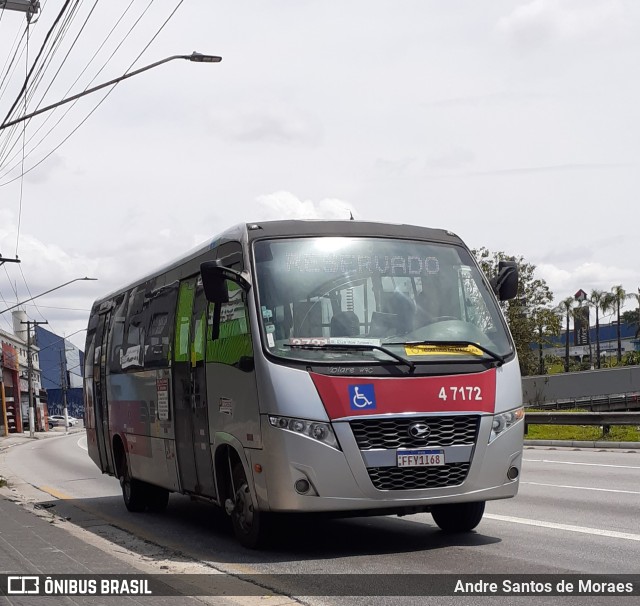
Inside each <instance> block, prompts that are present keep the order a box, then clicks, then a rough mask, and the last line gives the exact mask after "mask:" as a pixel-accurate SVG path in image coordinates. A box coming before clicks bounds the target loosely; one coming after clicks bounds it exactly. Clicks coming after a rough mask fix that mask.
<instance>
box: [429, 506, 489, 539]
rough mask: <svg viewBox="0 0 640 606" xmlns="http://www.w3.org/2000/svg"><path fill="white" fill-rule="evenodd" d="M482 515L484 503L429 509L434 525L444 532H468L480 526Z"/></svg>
mask: <svg viewBox="0 0 640 606" xmlns="http://www.w3.org/2000/svg"><path fill="white" fill-rule="evenodd" d="M483 514H484V501H478V502H476V503H452V504H450V505H435V506H434V507H432V508H431V515H432V516H433V519H434V521H435V523H436V524H437V525H438V526H439V527H440V528H441V529H442V530H444V531H445V532H469V531H470V530H473V529H474V528H475V527H476V526H477V525H478V524H480V520H482V516H483Z"/></svg>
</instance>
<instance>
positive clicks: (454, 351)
mask: <svg viewBox="0 0 640 606" xmlns="http://www.w3.org/2000/svg"><path fill="white" fill-rule="evenodd" d="M404 351H405V353H406V354H407V355H408V356H430V355H437V356H441V355H446V356H449V355H451V356H455V355H461V354H471V355H473V356H482V355H483V351H482V350H481V349H479V348H478V347H475V346H474V345H405V347H404Z"/></svg>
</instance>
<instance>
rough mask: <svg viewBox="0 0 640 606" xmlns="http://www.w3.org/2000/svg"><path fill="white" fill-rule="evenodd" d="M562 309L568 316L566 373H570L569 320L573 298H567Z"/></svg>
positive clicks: (565, 357)
mask: <svg viewBox="0 0 640 606" xmlns="http://www.w3.org/2000/svg"><path fill="white" fill-rule="evenodd" d="M559 307H560V309H561V310H562V312H563V313H566V316H567V330H566V332H565V334H564V371H565V372H569V318H570V317H571V310H572V308H573V297H567V298H566V299H564V300H563V301H562V302H561V303H560V306H559Z"/></svg>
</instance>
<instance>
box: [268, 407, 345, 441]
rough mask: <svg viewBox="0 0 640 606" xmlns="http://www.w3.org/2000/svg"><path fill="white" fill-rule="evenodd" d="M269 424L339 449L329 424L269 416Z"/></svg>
mask: <svg viewBox="0 0 640 606" xmlns="http://www.w3.org/2000/svg"><path fill="white" fill-rule="evenodd" d="M269 423H270V424H271V425H273V426H274V427H278V428H279V429H286V430H288V431H292V432H294V433H301V434H302V435H305V436H307V437H309V438H313V439H314V440H318V442H322V443H323V444H327V445H328V446H331V447H333V448H337V449H340V446H339V444H338V440H337V439H336V436H335V434H334V433H333V429H332V428H331V425H329V423H321V422H319V421H306V420H305V419H292V418H290V417H276V416H275V415H269Z"/></svg>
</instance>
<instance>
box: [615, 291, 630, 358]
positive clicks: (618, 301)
mask: <svg viewBox="0 0 640 606" xmlns="http://www.w3.org/2000/svg"><path fill="white" fill-rule="evenodd" d="M611 295H612V301H613V304H614V306H615V310H616V319H617V321H618V326H617V328H616V334H617V336H618V364H620V363H621V362H622V335H621V334H620V306H621V305H622V302H623V301H624V300H625V299H626V298H627V293H626V291H625V290H624V288H622V285H621V284H618V286H614V287H613V288H612V289H611Z"/></svg>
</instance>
